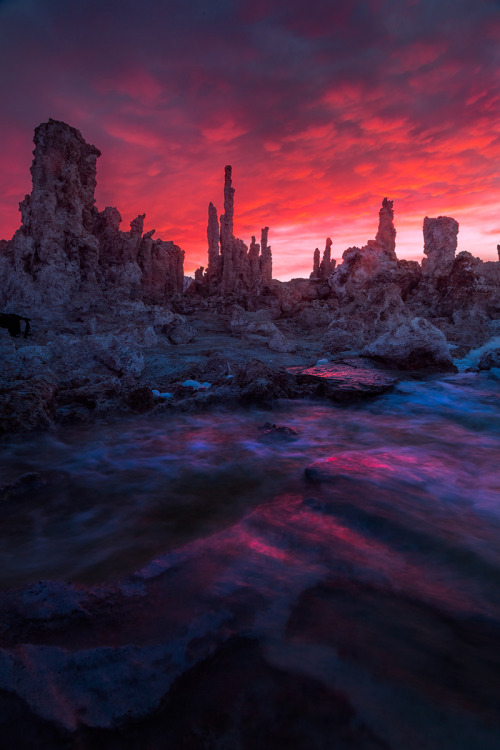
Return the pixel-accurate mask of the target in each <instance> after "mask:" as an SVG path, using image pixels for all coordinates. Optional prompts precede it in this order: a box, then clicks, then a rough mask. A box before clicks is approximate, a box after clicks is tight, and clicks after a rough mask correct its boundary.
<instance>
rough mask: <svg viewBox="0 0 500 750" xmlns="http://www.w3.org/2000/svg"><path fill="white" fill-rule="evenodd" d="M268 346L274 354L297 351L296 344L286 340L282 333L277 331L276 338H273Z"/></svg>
mask: <svg viewBox="0 0 500 750" xmlns="http://www.w3.org/2000/svg"><path fill="white" fill-rule="evenodd" d="M267 345H268V347H269V348H270V349H271V350H272V351H273V352H279V353H280V354H287V353H288V352H294V351H295V349H296V346H295V344H294V343H292V342H291V341H289V340H288V339H287V338H285V336H283V334H282V333H281V332H280V331H277V332H276V333H275V334H274V336H272V338H271V339H270V341H269V342H268V344H267Z"/></svg>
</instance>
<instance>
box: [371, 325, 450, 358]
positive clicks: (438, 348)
mask: <svg viewBox="0 0 500 750" xmlns="http://www.w3.org/2000/svg"><path fill="white" fill-rule="evenodd" d="M362 354H363V355H364V356H366V357H371V358H373V359H376V360H378V361H380V362H383V363H385V364H387V365H389V366H391V367H398V368H400V369H402V370H419V369H427V368H433V369H438V370H445V371H453V370H454V369H455V368H454V366H453V360H452V358H451V354H450V349H449V347H448V343H447V341H446V338H445V336H444V334H443V333H441V331H440V330H439V329H438V328H436V326H433V325H432V323H429V321H428V320H425V318H413V320H411V321H410V323H408V324H404V325H401V326H399V328H396V329H395V330H393V331H391V332H389V333H385V334H384V335H383V336H380V337H379V338H378V339H376V340H375V341H374V342H373V343H372V344H370V345H369V346H367V347H365V348H364V349H363V351H362Z"/></svg>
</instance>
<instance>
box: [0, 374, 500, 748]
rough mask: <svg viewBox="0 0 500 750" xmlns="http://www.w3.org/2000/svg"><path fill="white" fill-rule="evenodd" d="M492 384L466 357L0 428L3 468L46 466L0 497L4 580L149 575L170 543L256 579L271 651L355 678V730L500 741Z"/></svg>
mask: <svg viewBox="0 0 500 750" xmlns="http://www.w3.org/2000/svg"><path fill="white" fill-rule="evenodd" d="M499 397H500V383H499V381H498V380H495V379H494V378H493V377H491V376H489V375H488V374H484V373H483V374H480V375H476V374H474V373H462V374H458V375H453V376H446V377H442V378H438V379H430V380H427V381H421V382H417V381H407V382H402V383H400V384H399V385H398V386H397V387H396V388H395V390H394V391H393V392H391V393H388V394H386V395H384V396H382V397H379V398H378V399H376V400H374V401H369V402H364V403H362V404H359V405H354V406H345V407H344V406H337V405H331V404H328V403H324V402H321V403H319V402H295V403H294V402H286V403H282V404H280V405H279V406H278V408H277V409H276V410H275V411H273V412H268V411H259V410H256V409H254V410H245V411H244V410H242V411H238V412H236V413H235V412H223V411H221V412H216V413H205V414H200V415H196V416H193V415H189V416H175V417H163V416H162V417H155V418H147V417H146V418H144V417H141V418H138V419H136V420H131V419H124V420H118V421H115V422H113V423H111V424H101V425H93V426H92V427H81V426H80V427H75V428H71V429H69V428H67V429H64V430H61V431H59V432H57V433H56V434H53V435H43V436H38V437H36V438H29V439H16V440H15V441H11V442H10V443H4V444H3V445H2V473H1V476H0V484H6V483H9V482H13V481H14V480H15V479H16V478H17V477H19V476H20V475H21V474H23V473H26V472H38V473H39V474H40V480H39V481H38V483H37V484H36V487H34V488H33V489H32V490H31V491H29V492H25V493H21V494H20V495H19V496H16V497H10V498H9V499H8V500H6V501H5V502H4V503H3V504H2V527H1V530H0V571H1V576H0V585H1V587H2V588H3V589H7V588H12V587H22V586H26V585H29V584H31V583H33V582H36V581H39V580H41V579H56V580H63V581H72V582H80V583H85V584H89V585H93V584H98V583H102V582H111V581H118V580H121V579H125V578H127V577H128V576H130V575H131V574H132V573H134V571H137V570H139V569H142V570H143V575H144V576H145V577H146V579H147V578H148V576H154V575H157V574H158V571H159V570H161V568H162V565H164V564H165V565H167V564H168V565H170V564H171V560H172V556H176V555H177V558H176V559H177V560H178V561H184V563H185V561H186V560H188V561H189V565H190V566H191V568H190V570H191V573H190V576H191V579H190V580H196V578H197V576H198V577H199V578H200V580H201V578H202V577H203V579H204V580H205V579H207V578H210V576H212V578H210V580H211V581H212V583H211V586H212V587H213V586H215V584H214V582H213V581H215V580H217V584H216V588H217V592H218V593H217V596H219V597H222V598H223V599H224V602H225V606H226V605H227V606H230V605H229V604H227V602H230V601H231V598H232V597H233V599H234V601H236V599H237V598H238V597H240V596H241V592H242V591H243V590H244V591H246V592H247V594H248V596H251V597H253V599H252V601H255V602H256V604H255V611H256V612H257V613H258V614H257V615H256V620H255V621H254V622H253V625H252V628H251V629H250V630H251V632H252V633H253V634H254V635H255V634H256V635H257V636H258V638H259V639H260V641H261V642H265V643H266V649H267V650H266V653H267V658H268V660H269V661H270V663H272V664H273V666H274V668H276V669H286V670H292V671H294V670H295V671H297V670H298V671H305V672H306V673H307V675H308V676H309V677H311V678H314V679H315V680H319V681H320V682H322V683H324V684H328V685H329V686H330V688H331V689H335V690H342V691H343V692H345V693H346V694H348V696H349V700H350V702H351V704H352V705H353V706H355V710H356V715H357V716H358V719H359V720H360V721H361V720H362V721H363V722H364V723H365V724H366V725H368V726H369V727H370V731H372V732H373V733H374V734H373V736H374V737H377V738H379V739H377V740H376V741H375V740H373V742H374V743H375V744H373V745H369V744H367V745H366V747H372V746H373V747H394V748H399V747H405V748H413V747H415V748H417V747H419V748H421V747H424V748H434V747H436V748H437V747H444V748H472V747H474V748H485V749H486V748H490V747H491V748H495V747H498V746H500V745H499V744H498V742H499V740H500V719H499V715H500V714H499V706H500V704H499V699H500V584H499V582H500V473H499V470H498V467H499V459H500V398H499ZM266 422H274V423H276V424H277V425H286V426H287V427H289V428H291V429H293V430H294V431H295V432H296V433H297V434H296V436H291V437H287V436H285V437H283V436H280V435H275V436H273V435H266V434H264V431H263V430H262V429H260V428H261V427H262V425H263V424H264V423H266ZM306 469H308V471H307V472H306V471H305V470H306ZM222 558H223V560H224V563H223V564H222V562H221V560H222ZM169 560H170V562H169V563H166V562H165V561H169ZM184 563H182V564H184ZM179 564H181V563H179ZM216 571H217V572H216ZM207 585H208V584H207ZM214 590H215V589H214ZM187 596H188V594H187ZM257 602H261V604H257ZM263 602H267V604H263ZM217 606H218V605H214V602H213V601H211V604H210V606H208V605H207V612H208V610H209V609H210V611H211V612H212V613H213V611H214V607H215V608H216V607H217ZM259 608H260V609H259ZM234 618H235V620H234V626H233V627H234V633H235V634H241V633H243V632H245V633H248V632H249V631H248V627H249V626H248V622H247V620H245V623H243V619H244V618H243V619H242V620H241V623H240V624H238V618H237V616H236V615H234ZM431 727H432V729H431ZM440 738H441V739H440ZM377 742H380V743H381V744H377ZM384 743H386V744H384ZM311 746H312V747H323V745H321V744H314V743H313V744H312V745H311ZM326 746H327V745H325V747H326ZM340 746H341V747H343V745H340ZM346 746H349V747H351V745H346ZM352 746H354V745H352ZM359 746H363V747H364V746H365V745H361V744H360V745H359Z"/></svg>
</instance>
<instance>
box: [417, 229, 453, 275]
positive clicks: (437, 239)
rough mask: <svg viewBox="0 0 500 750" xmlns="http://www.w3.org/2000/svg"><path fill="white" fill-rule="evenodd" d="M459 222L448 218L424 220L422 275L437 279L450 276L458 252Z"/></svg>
mask: <svg viewBox="0 0 500 750" xmlns="http://www.w3.org/2000/svg"><path fill="white" fill-rule="evenodd" d="M457 235H458V222H457V221H455V219H451V218H450V217H448V216H438V217H437V219H429V217H428V216H426V217H425V219H424V254H425V255H426V256H427V257H426V258H423V260H422V273H423V274H424V276H427V277H428V276H433V277H434V278H435V279H437V278H439V277H442V276H448V275H449V274H450V272H451V269H452V267H453V262H454V260H455V253H456V251H457Z"/></svg>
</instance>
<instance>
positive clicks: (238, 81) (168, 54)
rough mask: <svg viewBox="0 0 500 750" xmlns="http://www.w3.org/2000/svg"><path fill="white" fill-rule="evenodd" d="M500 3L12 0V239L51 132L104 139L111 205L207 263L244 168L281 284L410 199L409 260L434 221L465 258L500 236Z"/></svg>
mask: <svg viewBox="0 0 500 750" xmlns="http://www.w3.org/2000/svg"><path fill="white" fill-rule="evenodd" d="M499 39H500V2H499V0H440V2H439V3H438V2H436V1H435V0H363V2H358V1H357V0H349V1H346V0H337V2H332V0H308V2H307V3H304V2H303V1H302V0H300V1H299V0H287V1H286V2H285V0H283V1H282V0H280V1H279V2H273V1H272V0H270V1H268V2H263V0H240V1H236V0H214V1H213V2H208V1H207V0H191V1H190V2H189V3H187V2H184V0H177V1H174V0H163V1H161V0H142V2H137V1H136V0H120V2H118V0H106V2H103V0H99V2H98V1H97V0H84V1H83V2H79V3H68V2H67V0H64V1H63V0H0V62H1V69H2V71H3V74H2V77H1V80H0V97H1V101H2V108H1V111H0V134H1V139H0V237H3V238H9V237H10V236H11V235H12V234H13V232H14V231H15V229H16V228H17V227H18V226H19V221H20V215H19V213H18V210H17V206H18V203H19V201H20V200H21V199H22V198H23V196H24V194H25V193H26V192H28V191H29V190H30V174H29V166H30V163H31V151H32V148H33V144H32V137H33V130H34V128H35V126H36V125H38V124H39V123H40V122H43V121H46V120H47V119H48V118H49V117H53V118H55V119H60V120H64V121H66V122H68V123H69V124H71V125H73V126H74V127H77V128H78V129H79V130H80V131H81V132H82V135H83V136H84V138H85V139H86V140H87V141H89V142H91V143H94V144H95V145H96V146H98V148H100V149H101V151H102V156H101V158H100V159H99V161H98V188H97V206H98V208H99V209H102V208H104V207H105V206H106V205H114V206H116V207H117V208H118V209H119V211H120V212H121V214H122V217H123V222H124V223H123V225H122V228H124V229H127V228H128V223H129V222H130V220H131V219H132V218H134V216H136V215H137V214H139V213H143V212H144V211H145V212H146V229H147V230H148V229H152V228H156V232H157V236H160V237H162V238H163V239H171V240H174V241H175V242H177V243H178V244H180V245H181V247H182V248H183V249H184V250H185V252H186V262H185V271H186V273H192V272H193V271H194V269H195V268H196V267H197V266H198V265H205V264H206V246H207V242H206V222H207V206H208V203H209V201H212V202H213V203H214V204H215V205H216V206H217V208H218V210H219V213H221V212H222V209H223V205H222V204H223V201H222V183H223V176H224V165H225V164H232V165H233V184H234V186H235V188H236V196H235V201H236V214H235V232H236V234H237V236H239V237H241V238H242V239H244V240H245V241H246V242H247V243H248V242H249V240H250V236H251V234H256V235H259V234H260V228H261V227H262V226H269V227H270V232H269V241H270V244H271V245H272V248H273V261H274V276H275V277H277V278H283V279H285V278H290V277H292V276H301V275H302V276H304V275H308V274H309V272H310V270H311V267H312V254H313V250H314V248H315V247H317V246H319V247H320V248H321V249H322V248H323V247H324V241H325V237H326V236H327V235H328V236H331V237H332V239H333V248H332V249H333V255H334V257H337V258H340V257H341V255H342V252H343V251H344V249H345V248H346V247H348V246H350V245H362V244H364V243H365V242H366V241H367V240H368V239H370V238H373V237H374V235H375V232H376V227H377V217H378V209H379V206H380V202H381V200H382V198H383V197H385V196H387V197H389V198H391V199H393V200H394V208H395V212H396V228H397V233H398V234H397V239H396V242H397V248H396V250H397V252H398V255H399V257H408V258H417V259H420V257H421V253H422V221H423V218H424V216H426V215H428V216H438V215H448V216H453V217H454V218H456V219H457V220H458V222H459V224H460V233H459V250H470V251H471V252H473V253H474V254H475V255H478V256H480V257H482V258H484V259H489V260H494V259H497V257H498V256H497V252H496V245H497V243H500V176H499V170H500V44H499V42H498V40H499Z"/></svg>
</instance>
